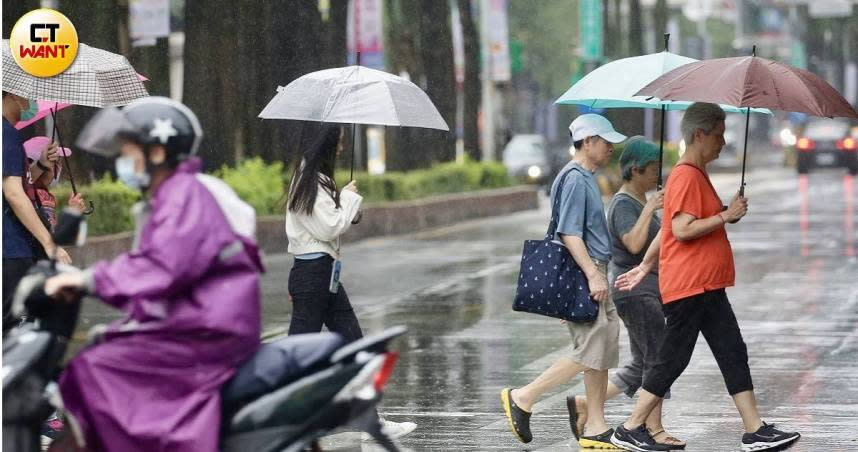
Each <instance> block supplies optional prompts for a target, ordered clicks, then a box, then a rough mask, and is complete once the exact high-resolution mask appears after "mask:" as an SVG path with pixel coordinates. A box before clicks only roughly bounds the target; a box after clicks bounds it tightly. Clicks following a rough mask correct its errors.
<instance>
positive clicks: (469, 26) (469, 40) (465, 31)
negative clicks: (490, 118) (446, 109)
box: [458, 0, 482, 161]
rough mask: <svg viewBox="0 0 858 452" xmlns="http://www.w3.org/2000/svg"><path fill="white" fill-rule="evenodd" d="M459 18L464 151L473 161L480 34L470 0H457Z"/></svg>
mask: <svg viewBox="0 0 858 452" xmlns="http://www.w3.org/2000/svg"><path fill="white" fill-rule="evenodd" d="M458 6H459V18H460V20H461V22H462V37H463V40H464V47H465V83H464V91H465V105H464V109H463V111H462V113H463V115H464V118H463V121H462V122H463V125H464V129H465V130H464V132H465V133H464V144H465V153H466V154H467V155H468V156H469V157H470V158H471V159H473V160H474V161H479V160H480V157H481V156H482V153H481V152H480V131H479V128H478V127H477V116H478V113H479V109H480V102H481V100H482V86H481V83H480V36H479V34H478V33H477V27H476V24H474V18H473V16H472V14H471V0H458Z"/></svg>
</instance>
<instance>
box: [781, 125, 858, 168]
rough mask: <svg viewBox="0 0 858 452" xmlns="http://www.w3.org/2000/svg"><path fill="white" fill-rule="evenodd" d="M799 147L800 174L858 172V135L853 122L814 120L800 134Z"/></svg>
mask: <svg viewBox="0 0 858 452" xmlns="http://www.w3.org/2000/svg"><path fill="white" fill-rule="evenodd" d="M795 148H796V150H797V152H798V159H797V163H796V168H797V169H798V172H799V174H806V173H807V172H808V171H810V169H811V168H817V167H845V168H846V169H847V170H848V171H849V173H850V174H852V175H854V174H856V173H858V151H856V149H858V133H855V128H854V127H852V123H851V122H850V121H849V120H846V119H842V118H834V119H826V118H818V119H811V120H810V121H808V123H807V125H806V126H805V128H804V131H803V132H801V133H800V134H799V135H798V139H797V140H796V143H795Z"/></svg>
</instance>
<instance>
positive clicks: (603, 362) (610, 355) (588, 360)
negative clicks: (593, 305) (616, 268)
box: [566, 260, 620, 370]
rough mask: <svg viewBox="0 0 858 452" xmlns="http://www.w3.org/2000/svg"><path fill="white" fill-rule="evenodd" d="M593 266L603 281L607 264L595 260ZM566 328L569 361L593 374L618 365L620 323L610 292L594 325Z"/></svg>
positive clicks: (600, 304)
mask: <svg viewBox="0 0 858 452" xmlns="http://www.w3.org/2000/svg"><path fill="white" fill-rule="evenodd" d="M593 263H594V264H596V268H597V269H598V270H599V272H601V273H602V276H604V277H605V278H606V280H607V273H608V266H607V264H605V263H602V262H599V261H596V260H593ZM566 326H567V327H568V328H569V334H570V335H571V336H572V346H571V349H572V351H571V353H570V355H569V359H571V360H572V361H575V362H576V363H579V364H583V365H585V366H587V367H589V368H590V369H595V370H607V369H611V368H614V367H617V366H618V365H619V361H620V351H619V341H620V322H619V316H618V315H617V308H616V307H615V306H614V300H613V299H611V291H610V290H609V291H608V299H607V300H605V301H603V302H601V303H599V316H598V317H596V321H595V322H591V323H574V322H567V323H566Z"/></svg>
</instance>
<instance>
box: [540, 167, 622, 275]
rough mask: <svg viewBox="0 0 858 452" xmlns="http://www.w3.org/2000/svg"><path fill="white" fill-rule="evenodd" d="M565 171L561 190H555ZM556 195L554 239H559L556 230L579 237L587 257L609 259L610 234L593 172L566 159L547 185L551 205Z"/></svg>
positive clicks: (558, 232)
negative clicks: (558, 206)
mask: <svg viewBox="0 0 858 452" xmlns="http://www.w3.org/2000/svg"><path fill="white" fill-rule="evenodd" d="M567 172H568V173H569V175H568V176H566V182H565V183H564V185H563V193H559V194H558V193H557V186H558V184H559V183H560V179H561V178H562V177H564V175H565V174H566V173H567ZM558 195H559V196H560V211H559V214H558V217H557V233H556V234H555V236H554V239H555V240H557V241H559V242H561V243H562V240H561V239H560V234H564V235H574V236H576V237H581V240H583V241H584V244H585V245H587V253H588V254H589V255H590V257H593V258H596V259H599V260H601V261H605V262H607V261H609V260H611V237H610V235H609V233H608V223H607V220H606V219H605V206H604V205H603V204H602V193H601V191H599V186H598V185H597V184H596V178H595V177H593V173H592V172H590V171H588V170H586V169H584V168H583V167H582V166H581V165H578V164H577V163H575V162H574V161H572V162H569V164H567V165H566V166H565V167H564V168H563V170H561V171H560V174H558V175H557V178H556V179H554V184H553V185H552V186H551V198H550V199H551V203H552V204H551V205H552V206H553V205H554V198H555V197H556V196H558Z"/></svg>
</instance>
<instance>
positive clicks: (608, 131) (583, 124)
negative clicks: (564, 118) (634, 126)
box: [569, 113, 626, 144]
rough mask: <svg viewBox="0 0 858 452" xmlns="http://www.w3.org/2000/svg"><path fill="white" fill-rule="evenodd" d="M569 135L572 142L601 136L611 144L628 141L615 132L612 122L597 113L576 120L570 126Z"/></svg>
mask: <svg viewBox="0 0 858 452" xmlns="http://www.w3.org/2000/svg"><path fill="white" fill-rule="evenodd" d="M569 133H571V134H572V141H579V140H583V139H585V138H587V137H594V136H600V137H602V138H604V139H605V140H606V141H608V142H609V143H614V144H617V143H620V142H622V141H625V140H626V136H625V135H623V134H621V133H619V132H617V131H616V130H614V126H612V125H611V121H608V120H607V118H605V117H604V116H601V115H597V114H595V113H587V114H584V115H581V116H579V117H577V118H575V120H574V121H572V124H569Z"/></svg>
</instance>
